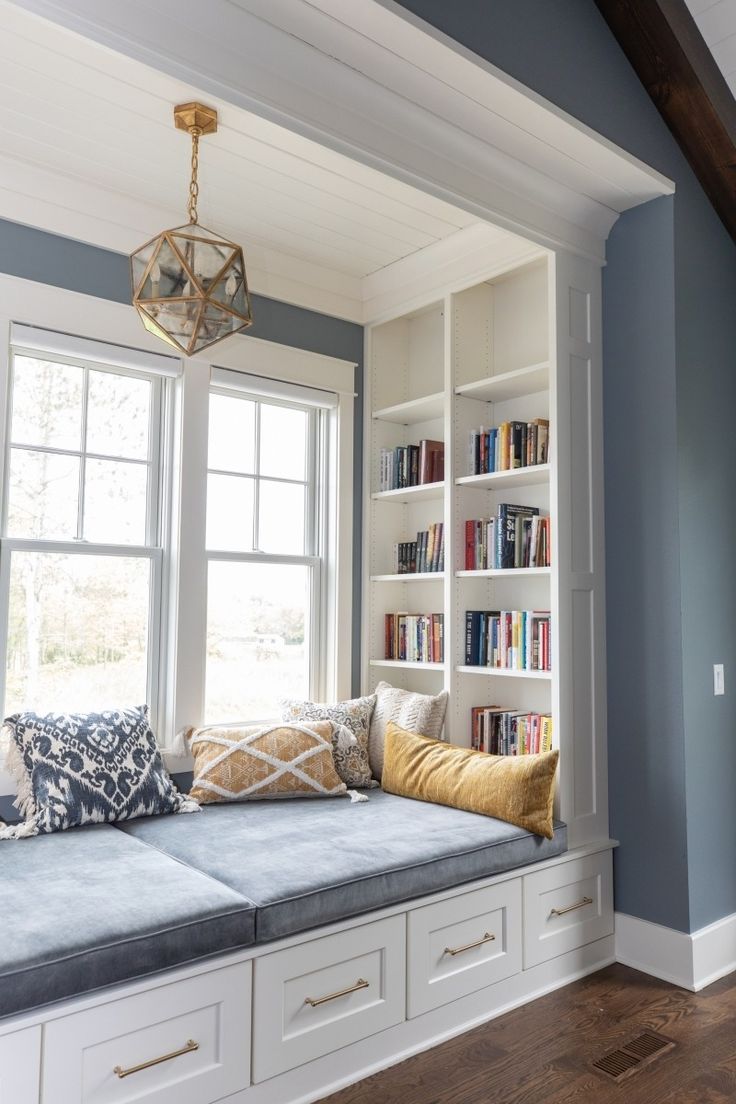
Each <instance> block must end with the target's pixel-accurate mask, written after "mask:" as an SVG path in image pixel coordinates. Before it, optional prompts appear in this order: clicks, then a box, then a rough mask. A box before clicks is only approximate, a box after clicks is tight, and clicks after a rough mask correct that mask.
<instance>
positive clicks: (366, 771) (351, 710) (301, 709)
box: [281, 694, 377, 786]
mask: <svg viewBox="0 0 736 1104" xmlns="http://www.w3.org/2000/svg"><path fill="white" fill-rule="evenodd" d="M375 704H376V695H375V694H370V695H368V696H367V697H365V698H352V699H351V700H350V701H344V702H335V703H334V704H330V703H328V702H313V701H297V700H292V699H287V700H285V701H282V702H281V719H282V720H284V721H288V722H289V724H293V723H294V722H295V721H301V722H305V723H307V724H310V723H311V722H312V721H332V722H333V724H334V725H335V726H336V728H335V733H334V735H333V738H332V752H333V755H334V756H335V766H336V767H337V773H338V774H339V775H340V777H341V778H342V780H343V782H345V783H347V785H348V786H375V785H376V784H377V783H376V782H374V780H373V775H372V774H371V768H370V766H369V765H368V730H369V728H370V724H371V715H372V713H373V707H374V706H375ZM342 728H347V729H348V730H349V731H350V732H352V734H353V735H354V736H355V741H356V742H355V743H354V744H350V745H346V743H345V741H344V740H341V739H340V730H341V729H342Z"/></svg>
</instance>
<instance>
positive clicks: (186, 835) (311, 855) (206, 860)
mask: <svg viewBox="0 0 736 1104" xmlns="http://www.w3.org/2000/svg"><path fill="white" fill-rule="evenodd" d="M366 793H367V794H368V796H369V798H370V800H369V801H368V802H366V803H364V804H362V803H361V804H358V805H352V804H350V802H348V801H346V800H342V799H336V798H328V799H320V798H295V799H290V800H288V801H262V802H250V803H243V804H241V805H210V806H206V807H205V808H203V810H202V813H201V814H197V815H195V816H190V817H145V818H142V819H140V820H129V821H126V822H122V823H121V824H120V828H121V830H122V831H124V832H125V833H126V835H129V836H134V837H135V838H136V839H137V840H142V841H143V842H144V843H148V844H152V845H153V846H154V847H158V848H159V849H160V850H161V851H163V852H165V854H167V855H170V856H172V857H173V858H175V859H179V861H180V862H182V863H185V864H186V865H187V866H188V867H193V868H195V869H197V870H201V871H203V872H205V873H207V874H209V875H211V876H212V877H213V878H216V879H217V880H218V881H219V882H222V883H224V884H225V885H227V886H229V887H230V888H231V889H232V890H235V891H236V892H237V893H240V894H242V895H243V896H244V897H247V898H248V900H250V901H253V902H254V903H255V905H256V934H255V941H256V943H265V942H269V941H270V940H273V939H283V938H284V937H285V936H289V935H295V934H296V933H297V932H302V931H307V930H309V929H310V928H316V927H321V926H322V925H324V924H333V923H335V922H337V921H339V920H345V919H348V918H349V917H351V916H356V915H358V914H360V913H363V912H370V911H372V910H374V909H380V908H385V907H386V906H387V905H394V904H399V903H400V902H402V901H409V900H411V899H412V898H415V897H424V896H426V895H427V894H429V893H437V892H438V891H440V890H443V889H450V888H451V887H452V886H456V885H461V884H462V883H463V882H471V881H473V880H475V879H478V878H486V877H490V876H491V875H493V874H499V873H501V872H502V871H505V870H513V869H514V868H515V867H518V866H525V865H526V864H527V863H533V862H540V861H541V860H542V859H551V858H553V857H554V856H555V855H559V854H561V853H562V852H563V851H565V850H566V848H567V829H566V828H565V826H564V825H563V824H558V825H556V827H555V834H554V837H553V838H552V839H551V840H546V839H543V838H542V837H541V836H534V835H532V834H531V833H529V832H526V831H524V830H523V829H522V828H515V827H514V826H513V825H511V824H506V823H505V822H504V821H502V820H495V819H493V818H492V817H486V816H479V815H478V814H476V813H464V812H461V811H460V810H459V809H449V808H447V807H446V806H444V805H433V804H430V803H428V802H425V801H413V800H411V799H410V798H406V797H395V796H394V795H393V794H387V793H384V792H383V791H382V790H367V791H366Z"/></svg>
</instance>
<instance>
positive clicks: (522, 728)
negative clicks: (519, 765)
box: [470, 705, 552, 755]
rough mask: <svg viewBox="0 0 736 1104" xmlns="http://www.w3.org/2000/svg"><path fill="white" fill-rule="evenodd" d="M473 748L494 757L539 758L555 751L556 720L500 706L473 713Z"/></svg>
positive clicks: (478, 707) (479, 706)
mask: <svg viewBox="0 0 736 1104" xmlns="http://www.w3.org/2000/svg"><path fill="white" fill-rule="evenodd" d="M470 717H471V722H470V723H471V730H470V731H471V744H470V746H471V747H473V748H475V750H476V751H487V752H488V753H489V754H490V755H538V754H539V753H540V752H542V751H551V750H552V717H551V716H550V714H549V713H527V712H525V711H524V710H518V709H507V708H506V709H504V708H502V707H501V706H498V705H476V706H474V707H473V708H472V709H471V710H470Z"/></svg>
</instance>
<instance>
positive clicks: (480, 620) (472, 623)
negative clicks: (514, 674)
mask: <svg viewBox="0 0 736 1104" xmlns="http://www.w3.org/2000/svg"><path fill="white" fill-rule="evenodd" d="M550 643H551V641H550V613H549V610H468V611H467V612H466V614H465V665H466V666H467V667H500V668H503V669H506V670H509V669H510V670H513V671H551V670H552V661H551V650H550Z"/></svg>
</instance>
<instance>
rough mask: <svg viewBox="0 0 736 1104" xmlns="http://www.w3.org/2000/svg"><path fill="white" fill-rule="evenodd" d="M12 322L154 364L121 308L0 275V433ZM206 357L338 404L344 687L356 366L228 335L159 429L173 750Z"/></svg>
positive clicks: (197, 508) (329, 570)
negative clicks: (164, 474)
mask: <svg viewBox="0 0 736 1104" xmlns="http://www.w3.org/2000/svg"><path fill="white" fill-rule="evenodd" d="M14 320H15V321H16V322H18V321H22V322H23V323H24V324H26V325H28V326H31V327H39V328H41V329H45V330H50V331H55V332H56V333H58V334H73V335H75V334H78V335H81V336H83V337H84V338H87V339H89V340H90V341H97V342H102V343H104V344H105V345H110V344H113V345H119V346H122V347H125V348H128V349H131V350H141V351H143V352H144V353H146V354H154V356H156V355H158V356H160V355H161V342H160V341H158V340H157V339H156V338H154V337H152V336H150V335H149V334H147V333H146V332H145V330H144V329H143V327H142V326H141V325H140V322H139V320H138V318H137V317H136V315H135V313H134V311H133V310H132V309H131V307H130V306H129V305H127V304H122V303H114V302H111V301H109V300H104V299H97V298H95V297H94V296H89V295H83V294H81V293H79V292H74V291H67V290H66V289H63V288H56V287H52V286H49V285H46V284H40V283H37V282H35V281H31V280H23V279H20V278H18V277H14V276H5V275H2V274H0V426H3V427H4V426H5V425H6V418H7V410H6V401H7V394H8V372H9V349H10V325H11V322H12V321H14ZM210 358H211V359H210ZM167 359H168V358H167ZM213 360H214V361H216V363H217V366H218V368H222V369H229V370H231V371H234V372H240V373H249V374H250V375H252V376H256V377H258V378H260V379H263V380H271V381H280V380H283V381H285V382H288V383H292V384H296V385H302V386H304V387H306V388H316V389H317V390H320V391H323V392H324V391H328V392H333V393H334V394H335V395H336V396H337V399H336V405H335V406H334V408H333V409H331V410H330V411H329V412H328V415H327V418H326V422H327V432H328V434H329V438H330V439H329V449H330V455H331V456H332V458H333V463H332V464H331V470H330V480H331V482H330V486H329V487H328V497H329V501H330V502H331V503H332V504H333V507H332V510H331V516H330V517H329V519H328V527H327V549H326V564H325V585H326V590H327V595H328V601H327V612H326V627H325V632H324V636H325V643H326V655H325V660H324V682H325V690H324V693H325V694H326V695H330V696H332V695H334V696H335V697H336V698H342V697H347V696H349V694H350V687H351V653H352V647H351V645H352V631H351V627H352V614H353V607H352V575H353V434H354V397H355V394H354V378H355V368H356V364H355V362H353V361H346V360H342V359H339V358H336V357H330V356H324V355H322V354H319V353H312V352H309V351H307V350H303V349H297V348H293V347H291V346H288V345H280V344H276V343H275V342H270V341H264V340H261V339H259V338H254V337H248V338H246V339H243V338H233V339H232V340H231V341H227V342H224V343H222V344H221V345H218V346H217V347H216V349H215V350H213V351H212V352H211V353H210V354H209V357H208V355H207V353H205V354H204V355H203V356H202V357H194V358H191V359H189V360H185V361H184V362H183V370H182V372H181V375H180V376H179V378H178V379H174V380H171V382H170V386H171V387H172V389H173V398H172V407H173V410H172V417H171V425H170V427H169V429H167V434H170V439H167V440H165V441H164V442H163V450H162V455H163V457H165V460H164V463H165V464H166V463H168V464H169V465H170V475H169V477H168V478H167V479H166V478H165V479H163V481H162V486H163V488H164V489H165V488H166V486H167V484H168V486H169V487H170V488H171V496H170V500H169V501H163V502H162V511H161V515H162V518H163V519H164V522H163V523H164V524H166V525H168V526H169V533H168V540H164V542H163V543H164V546H165V547H166V546H168V550H169V551H168V554H167V555H166V556H165V557H164V563H163V566H162V570H163V571H164V572H165V578H164V588H165V591H166V592H167V594H168V596H169V601H168V607H167V606H166V603H165V604H164V616H163V620H162V626H161V629H162V633H161V661H160V665H161V672H162V675H163V678H162V680H161V683H160V685H161V694H160V701H159V714H160V718H161V719H160V723H159V730H158V736H159V740H160V742H161V743H162V745H164V746H165V747H167V746H171V744H172V742H173V738H174V736H175V734H176V733H177V732H178V731H179V730H181V729H182V728H185V727H187V726H188V725H191V724H192V723H196V722H197V721H198V720H199V719H200V718H201V717H202V716H203V706H204V678H205V631H206V571H207V559H206V549H205V523H206V482H207V435H208V420H209V411H208V404H209V388H210V374H211V362H212V361H213ZM131 367H134V365H131ZM4 454H5V439H3V441H2V447H0V480H3V479H4ZM162 536H166V534H163V535H162ZM340 634H342V637H340ZM341 643H342V647H340V646H339V645H340V644H341ZM169 760H170V766H171V767H172V769H185V768H186V761H182V760H176V759H174V758H173V757H170V756H169V755H168V754H167V761H169ZM12 792H13V783H12V781H11V780H10V778H9V777H8V775H7V774H3V771H2V769H1V767H0V794H7V793H12Z"/></svg>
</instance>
